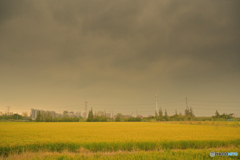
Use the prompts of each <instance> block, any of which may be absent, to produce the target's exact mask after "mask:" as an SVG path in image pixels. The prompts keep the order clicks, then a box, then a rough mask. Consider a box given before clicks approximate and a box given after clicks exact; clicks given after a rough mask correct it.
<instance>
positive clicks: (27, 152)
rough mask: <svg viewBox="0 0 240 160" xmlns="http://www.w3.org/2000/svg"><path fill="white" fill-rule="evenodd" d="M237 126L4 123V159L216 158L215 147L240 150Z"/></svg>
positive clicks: (0, 140)
mask: <svg viewBox="0 0 240 160" xmlns="http://www.w3.org/2000/svg"><path fill="white" fill-rule="evenodd" d="M233 126H234V125H232V126H231V125H230V126H223V125H214V126H213V125H190V124H177V123H175V124H174V123H173V124H171V123H164V122H161V123H144V122H91V123H87V122H81V123H80V122H72V123H69V122H66V123H64V122H62V123H59V122H56V123H54V122H53V123H44V122H43V123H37V122H32V123H24V122H3V123H0V157H1V158H2V159H4V158H8V159H21V157H24V158H22V159H26V156H27V157H29V158H27V159H139V157H142V159H164V157H165V158H166V159H182V158H180V157H189V158H190V159H191V157H192V156H193V157H194V156H195V157H196V158H194V159H208V158H209V159H212V157H210V151H212V150H213V151H219V152H220V151H224V152H227V151H229V152H230V151H231V152H238V153H239V154H240V127H233ZM16 156H18V158H16ZM144 157H145V158H144ZM146 157H148V158H146ZM214 158H218V159H219V158H223V159H224V158H229V157H214ZM231 158H239V156H238V157H231ZM186 159H187V158H186Z"/></svg>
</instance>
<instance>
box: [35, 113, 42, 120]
mask: <svg viewBox="0 0 240 160" xmlns="http://www.w3.org/2000/svg"><path fill="white" fill-rule="evenodd" d="M40 121H41V113H40V112H38V114H37V118H36V122H40Z"/></svg>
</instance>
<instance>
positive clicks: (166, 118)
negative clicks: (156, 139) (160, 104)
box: [164, 109, 168, 121]
mask: <svg viewBox="0 0 240 160" xmlns="http://www.w3.org/2000/svg"><path fill="white" fill-rule="evenodd" d="M164 119H165V120H166V121H167V120H168V115H167V110H166V109H165V115H164Z"/></svg>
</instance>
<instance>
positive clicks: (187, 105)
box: [186, 97, 188, 109]
mask: <svg viewBox="0 0 240 160" xmlns="http://www.w3.org/2000/svg"><path fill="white" fill-rule="evenodd" d="M186 108H187V109H188V101H187V97H186Z"/></svg>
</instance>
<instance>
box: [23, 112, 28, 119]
mask: <svg viewBox="0 0 240 160" xmlns="http://www.w3.org/2000/svg"><path fill="white" fill-rule="evenodd" d="M22 115H23V117H24V119H25V120H26V119H27V116H28V113H27V112H23V113H22Z"/></svg>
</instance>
